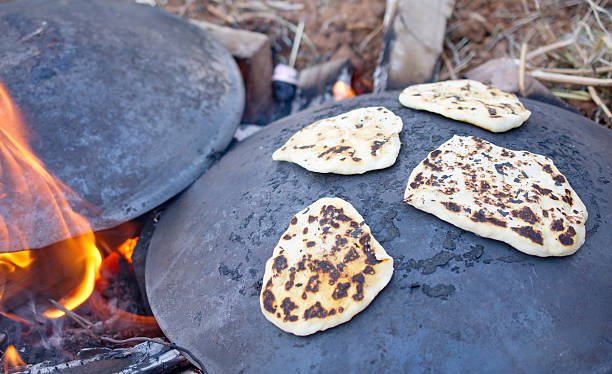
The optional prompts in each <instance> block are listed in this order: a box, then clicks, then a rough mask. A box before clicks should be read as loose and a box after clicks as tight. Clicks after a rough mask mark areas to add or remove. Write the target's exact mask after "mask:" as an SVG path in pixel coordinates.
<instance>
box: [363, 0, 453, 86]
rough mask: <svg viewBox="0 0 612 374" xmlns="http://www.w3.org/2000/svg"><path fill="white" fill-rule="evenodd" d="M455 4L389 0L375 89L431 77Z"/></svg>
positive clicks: (440, 0)
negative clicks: (447, 22)
mask: <svg viewBox="0 0 612 374" xmlns="http://www.w3.org/2000/svg"><path fill="white" fill-rule="evenodd" d="M393 5H395V6H393ZM453 6H454V0H432V1H420V0H387V11H386V13H385V38H384V42H383V43H384V44H383V51H382V52H381V59H380V60H381V63H380V65H379V67H378V69H377V70H381V71H377V73H375V77H376V78H375V81H374V86H375V91H376V92H379V91H383V90H392V89H402V88H404V87H406V86H408V85H410V84H415V83H424V82H429V81H431V79H432V77H433V75H434V71H435V69H436V67H437V62H438V59H439V57H440V54H441V53H442V49H443V45H442V43H443V41H444V35H445V32H446V21H447V19H448V18H449V17H450V15H451V13H452V10H453Z"/></svg>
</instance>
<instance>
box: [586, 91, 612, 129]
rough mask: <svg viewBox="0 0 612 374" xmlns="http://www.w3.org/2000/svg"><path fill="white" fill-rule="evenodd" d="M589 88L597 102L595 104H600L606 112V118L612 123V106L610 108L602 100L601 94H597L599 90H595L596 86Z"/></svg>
mask: <svg viewBox="0 0 612 374" xmlns="http://www.w3.org/2000/svg"><path fill="white" fill-rule="evenodd" d="M587 90H588V91H589V94H591V98H593V101H594V102H595V104H597V106H599V107H600V108H601V110H602V111H603V112H604V114H605V115H606V118H607V119H608V123H612V112H610V108H608V106H607V105H606V104H605V103H604V102H603V100H601V98H600V97H599V95H597V91H595V87H593V86H588V87H587Z"/></svg>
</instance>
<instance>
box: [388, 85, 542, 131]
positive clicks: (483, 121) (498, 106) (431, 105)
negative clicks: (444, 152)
mask: <svg viewBox="0 0 612 374" xmlns="http://www.w3.org/2000/svg"><path fill="white" fill-rule="evenodd" d="M399 101H400V103H401V104H402V105H404V106H406V107H408V108H412V109H418V110H427V111H429V112H434V113H438V114H441V115H443V116H444V117H448V118H452V119H456V120H457V121H463V122H468V123H471V124H473V125H476V126H478V127H482V128H483V129H486V130H489V131H491V132H504V131H508V130H510V129H513V128H515V127H519V126H520V125H522V124H523V122H525V121H527V118H529V116H530V115H531V112H530V111H528V110H527V109H525V107H523V104H521V102H520V101H519V100H518V98H517V97H516V95H514V94H511V93H507V92H504V91H501V90H498V89H497V88H494V87H490V86H487V85H485V84H483V83H480V82H478V81H474V80H469V79H465V80H454V81H444V82H436V83H429V84H417V85H414V86H410V87H407V88H406V89H404V90H403V91H402V92H401V93H400V96H399Z"/></svg>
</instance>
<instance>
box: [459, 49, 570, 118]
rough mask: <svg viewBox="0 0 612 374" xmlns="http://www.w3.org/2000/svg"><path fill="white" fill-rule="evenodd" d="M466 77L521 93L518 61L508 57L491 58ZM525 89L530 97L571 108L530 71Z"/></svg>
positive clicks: (527, 74) (467, 73) (517, 93)
mask: <svg viewBox="0 0 612 374" xmlns="http://www.w3.org/2000/svg"><path fill="white" fill-rule="evenodd" d="M465 77H466V78H468V79H474V80H477V81H480V82H483V83H486V84H489V85H491V86H493V87H496V88H498V89H500V90H502V91H506V92H512V93H514V94H516V95H520V92H519V82H518V81H519V66H518V62H517V61H515V60H513V59H511V58H508V57H502V58H496V59H493V60H489V61H487V62H485V63H484V64H482V65H479V66H477V67H475V68H474V69H472V70H470V71H468V72H466V73H465ZM525 91H526V95H527V97H528V98H530V99H534V100H539V101H543V102H546V103H549V104H553V105H556V106H560V107H562V108H565V109H570V106H569V105H567V104H566V103H565V102H563V101H562V100H561V99H559V98H558V97H556V96H555V95H553V93H552V92H550V91H549V90H548V88H546V86H544V85H543V84H542V83H540V82H538V81H537V80H535V79H534V78H533V77H531V75H529V73H526V74H525Z"/></svg>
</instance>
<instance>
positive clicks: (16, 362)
mask: <svg viewBox="0 0 612 374" xmlns="http://www.w3.org/2000/svg"><path fill="white" fill-rule="evenodd" d="M2 366H3V367H4V372H5V373H8V372H9V369H11V368H14V367H18V366H26V363H25V362H23V360H22V359H21V357H19V353H17V349H15V346H12V345H9V346H8V348H7V349H6V352H4V357H3V358H2Z"/></svg>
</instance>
